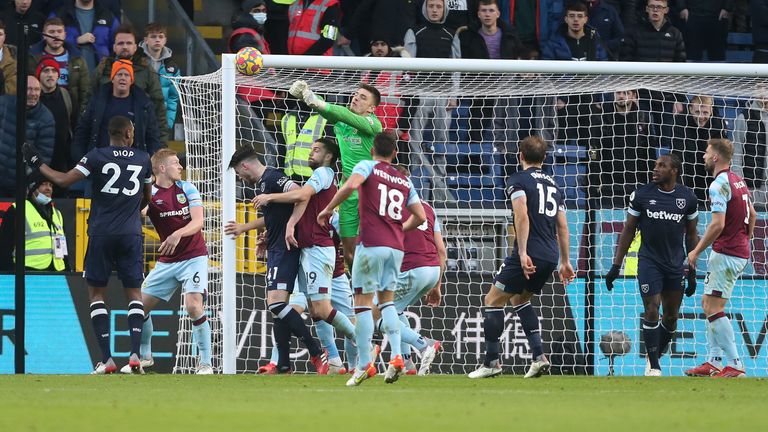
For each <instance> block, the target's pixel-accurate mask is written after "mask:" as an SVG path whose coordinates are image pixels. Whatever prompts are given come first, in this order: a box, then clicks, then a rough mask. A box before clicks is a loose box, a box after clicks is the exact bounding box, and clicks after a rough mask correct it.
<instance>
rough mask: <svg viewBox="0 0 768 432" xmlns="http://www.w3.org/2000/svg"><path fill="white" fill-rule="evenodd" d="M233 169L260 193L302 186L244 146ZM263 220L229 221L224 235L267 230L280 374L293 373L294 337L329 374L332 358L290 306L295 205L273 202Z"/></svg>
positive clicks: (296, 264)
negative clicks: (289, 241) (289, 242)
mask: <svg viewBox="0 0 768 432" xmlns="http://www.w3.org/2000/svg"><path fill="white" fill-rule="evenodd" d="M229 167H230V168H234V170H235V172H236V173H237V176H238V177H240V178H241V179H243V180H244V181H246V182H247V183H249V184H253V185H255V186H256V194H257V195H261V194H272V193H280V192H289V191H291V190H294V189H298V188H299V186H298V185H297V184H296V183H294V182H293V180H291V178H290V177H288V176H286V175H285V173H284V172H283V171H281V170H279V169H276V168H271V167H266V166H264V165H263V164H262V163H261V162H260V161H259V155H258V153H256V150H254V149H253V148H252V147H247V146H245V147H241V148H240V149H238V150H237V151H235V153H234V154H233V155H232V158H231V159H230V161H229ZM262 212H263V214H264V216H263V217H261V218H258V219H256V220H254V221H252V222H248V223H246V224H238V223H236V222H234V221H229V222H227V224H226V225H225V227H224V233H225V234H227V235H232V236H235V237H237V236H238V235H240V234H242V233H243V232H245V231H249V230H252V229H257V228H262V229H263V228H266V230H267V308H268V309H269V311H270V312H272V316H273V320H274V327H273V332H274V335H275V344H276V345H277V349H278V353H279V355H278V357H279V364H278V372H288V371H290V369H291V367H290V348H291V334H293V335H295V336H296V337H297V338H300V339H301V340H302V341H303V342H304V345H305V346H306V347H307V351H309V355H310V356H311V357H310V361H311V362H312V364H313V365H314V366H315V369H316V370H317V373H318V374H321V375H325V374H327V373H328V355H327V353H326V352H324V351H323V350H322V349H321V348H320V345H319V344H318V343H317V341H316V340H315V338H314V337H313V336H312V333H311V332H310V331H309V328H308V327H307V326H306V324H304V320H303V319H302V318H301V315H299V313H298V312H296V310H294V309H293V308H292V307H291V306H290V305H289V304H288V298H289V296H290V294H291V293H292V292H293V289H294V285H295V281H296V276H297V275H298V273H299V256H300V250H299V249H298V248H291V249H289V248H288V247H286V241H285V233H286V229H287V224H288V221H289V219H290V218H291V214H292V213H293V204H282V203H270V204H268V205H266V206H264V207H263V208H262Z"/></svg>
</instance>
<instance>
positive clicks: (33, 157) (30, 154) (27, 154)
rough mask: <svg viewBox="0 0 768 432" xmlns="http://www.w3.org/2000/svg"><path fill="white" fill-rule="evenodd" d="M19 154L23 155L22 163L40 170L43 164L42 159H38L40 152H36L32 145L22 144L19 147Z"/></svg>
mask: <svg viewBox="0 0 768 432" xmlns="http://www.w3.org/2000/svg"><path fill="white" fill-rule="evenodd" d="M21 153H22V154H23V155H24V162H26V163H27V165H29V166H30V167H32V168H35V169H40V166H41V165H42V164H43V159H42V158H41V157H40V152H39V151H38V150H37V147H35V145H34V144H30V143H24V145H22V146H21Z"/></svg>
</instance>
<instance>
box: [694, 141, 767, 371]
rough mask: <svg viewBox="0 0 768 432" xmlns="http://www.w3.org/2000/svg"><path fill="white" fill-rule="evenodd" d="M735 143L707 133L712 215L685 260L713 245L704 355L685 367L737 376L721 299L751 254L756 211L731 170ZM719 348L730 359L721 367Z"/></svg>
mask: <svg viewBox="0 0 768 432" xmlns="http://www.w3.org/2000/svg"><path fill="white" fill-rule="evenodd" d="M732 159H733V144H732V143H731V142H730V141H728V140H727V139H711V140H709V142H708V143H707V151H706V152H705V153H704V167H705V168H706V169H707V172H708V173H710V174H712V175H714V176H715V180H714V181H713V182H712V184H711V185H710V186H709V200H710V202H711V203H712V220H711V221H710V222H709V226H707V230H706V231H704V235H703V236H702V237H701V240H699V243H698V244H697V245H696V247H695V248H694V249H693V250H692V251H690V252H689V253H688V262H689V263H690V264H691V265H695V264H696V259H697V258H698V257H699V255H701V253H702V252H704V250H705V249H707V248H708V247H709V245H712V252H710V254H709V261H708V263H707V275H706V276H705V277H704V295H703V296H702V298H701V306H702V308H703V309H704V313H705V314H706V315H707V346H708V348H709V353H708V356H707V361H706V362H704V364H702V365H701V366H698V367H695V368H693V369H689V370H687V371H686V372H685V374H686V375H689V376H711V375H714V376H717V377H721V378H737V377H743V376H745V374H746V373H745V370H744V363H742V361H741V359H740V358H739V351H738V349H737V348H736V337H735V335H734V333H733V326H731V320H730V319H728V316H727V315H726V314H725V305H726V303H728V299H729V298H731V294H733V288H734V286H735V285H736V280H737V279H738V278H739V276H741V273H742V272H743V271H744V268H746V266H747V263H748V262H749V256H750V244H749V242H750V240H751V239H752V235H753V234H754V232H755V221H756V220H757V213H756V212H755V207H754V206H753V205H752V198H751V197H750V195H749V189H747V185H746V183H744V180H743V179H742V178H741V177H739V176H738V175H736V174H735V173H734V172H733V171H731V160H732ZM723 354H725V357H727V359H728V364H727V365H726V366H725V367H724V368H722V369H721V367H722V365H721V363H720V361H722V357H723Z"/></svg>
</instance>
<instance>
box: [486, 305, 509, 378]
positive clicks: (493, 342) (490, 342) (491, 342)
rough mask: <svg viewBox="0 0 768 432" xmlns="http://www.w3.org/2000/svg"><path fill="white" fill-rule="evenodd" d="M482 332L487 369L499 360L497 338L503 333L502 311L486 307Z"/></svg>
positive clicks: (501, 309)
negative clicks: (483, 334)
mask: <svg viewBox="0 0 768 432" xmlns="http://www.w3.org/2000/svg"><path fill="white" fill-rule="evenodd" d="M483 313H484V315H485V319H484V320H483V332H484V333H485V360H484V361H483V364H484V365H485V366H487V367H490V366H491V363H493V362H495V361H498V360H499V349H500V344H499V338H500V337H501V333H502V332H503V331H504V309H503V308H498V307H486V308H485V310H484V311H483Z"/></svg>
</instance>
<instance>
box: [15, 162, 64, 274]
mask: <svg viewBox="0 0 768 432" xmlns="http://www.w3.org/2000/svg"><path fill="white" fill-rule="evenodd" d="M31 177H32V178H31V179H30V182H29V189H28V191H29V192H28V193H27V201H26V223H24V224H22V226H24V227H25V228H24V232H25V238H26V244H25V249H26V250H25V255H26V261H25V266H26V268H27V269H29V270H36V271H64V270H67V269H68V267H69V265H68V263H67V239H66V237H65V236H64V219H63V218H62V216H61V212H60V211H59V210H58V209H57V208H56V207H55V206H54V205H53V200H52V199H51V195H52V194H53V185H52V184H51V182H50V181H48V180H47V179H45V178H43V177H42V176H41V175H40V174H39V173H37V172H34V173H32V176H31ZM15 224H16V204H13V205H12V206H11V207H9V208H8V210H6V211H5V215H4V216H3V223H2V225H0V242H2V244H3V245H9V246H8V247H3V248H2V252H0V270H3V271H11V270H13V265H14V263H15V262H16V253H15V251H14V242H13V237H14V235H15V231H16V228H15Z"/></svg>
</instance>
